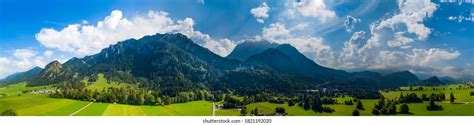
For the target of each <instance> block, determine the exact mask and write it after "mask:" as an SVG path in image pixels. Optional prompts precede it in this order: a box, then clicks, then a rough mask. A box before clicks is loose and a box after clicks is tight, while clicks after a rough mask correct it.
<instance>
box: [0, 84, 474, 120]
mask: <svg viewBox="0 0 474 125" xmlns="http://www.w3.org/2000/svg"><path fill="white" fill-rule="evenodd" d="M101 77H102V76H101ZM102 83H105V84H107V83H106V82H103V81H98V82H97V83H95V84H96V85H97V86H95V88H100V87H98V86H101V87H107V86H109V85H106V86H104V85H100V84H102ZM112 86H116V85H112ZM458 87H459V86H457V85H450V86H438V87H424V90H412V91H410V90H408V89H405V88H402V90H400V91H388V92H382V94H383V96H384V97H386V98H387V99H395V98H398V97H399V96H400V93H403V94H410V93H416V94H417V95H420V94H431V93H445V94H446V96H449V94H450V93H451V92H452V93H453V94H454V95H455V97H456V101H455V102H456V104H451V103H449V101H448V99H446V100H445V101H443V102H436V103H437V104H438V105H441V106H443V109H444V110H441V111H428V110H427V109H426V105H427V103H428V102H426V101H425V102H424V103H409V104H408V105H409V107H410V112H411V114H397V115H399V116H402V115H409V116H474V112H473V110H474V103H473V102H472V101H473V100H474V96H470V95H469V92H471V91H473V89H470V88H463V89H456V88H458ZM43 88H52V87H50V86H42V87H25V83H19V84H13V85H9V86H7V87H4V88H1V89H0V93H5V94H6V96H4V97H0V111H3V110H6V109H15V111H16V112H17V114H18V115H21V116H68V115H74V116H210V115H212V102H209V101H193V102H187V103H177V104H171V105H165V106H134V105H123V104H112V103H91V104H90V105H88V104H89V103H90V102H87V101H78V100H71V99H58V98H50V97H48V95H46V94H26V93H22V92H21V91H24V90H37V89H43ZM433 88H436V89H433ZM18 93H22V94H18ZM236 97H237V96H236ZM239 99H240V98H239ZM352 99H353V98H351V97H348V96H346V97H344V98H342V97H341V98H335V100H337V102H338V104H334V105H325V106H327V107H331V108H333V109H334V110H335V112H333V113H316V112H314V111H312V110H304V109H303V108H302V107H300V106H298V105H295V106H291V107H290V106H288V104H286V103H285V104H274V103H269V102H259V103H252V104H249V105H247V106H246V107H247V111H248V112H249V113H248V114H247V115H250V110H253V109H255V108H256V107H258V110H259V112H260V113H262V114H271V113H273V112H274V111H275V108H276V107H284V108H285V110H286V112H287V113H288V115H289V116H350V115H351V113H352V111H353V110H354V109H355V105H344V104H343V102H344V101H346V100H352ZM377 101H378V100H376V99H362V103H363V106H364V108H365V110H359V112H360V114H361V115H364V116H370V115H373V114H372V113H371V109H372V108H373V107H374V105H375V104H376V103H377ZM216 104H218V105H222V104H223V102H217V103H216ZM399 108H400V105H397V109H399ZM73 113H74V114H73ZM215 115H217V116H239V115H240V110H238V109H218V110H216V111H215Z"/></svg>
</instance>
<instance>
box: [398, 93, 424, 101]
mask: <svg viewBox="0 0 474 125" xmlns="http://www.w3.org/2000/svg"><path fill="white" fill-rule="evenodd" d="M398 102H399V103H423V100H422V99H421V98H418V96H417V95H416V94H415V93H411V94H407V95H403V93H400V98H398Z"/></svg>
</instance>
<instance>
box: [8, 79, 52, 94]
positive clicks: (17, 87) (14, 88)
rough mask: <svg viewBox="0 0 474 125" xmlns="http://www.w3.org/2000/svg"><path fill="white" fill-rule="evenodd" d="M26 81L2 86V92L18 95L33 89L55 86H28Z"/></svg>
mask: <svg viewBox="0 0 474 125" xmlns="http://www.w3.org/2000/svg"><path fill="white" fill-rule="evenodd" d="M26 84H27V83H26V82H22V83H17V84H11V85H8V86H5V87H1V88H0V94H6V95H7V96H11V95H17V94H19V93H22V92H23V91H32V90H39V89H51V88H53V86H36V87H26Z"/></svg>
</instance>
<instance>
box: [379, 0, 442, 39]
mask: <svg viewBox="0 0 474 125" xmlns="http://www.w3.org/2000/svg"><path fill="white" fill-rule="evenodd" d="M398 7H399V8H400V12H399V14H397V15H395V16H393V17H391V18H389V19H387V20H383V21H382V22H380V24H379V25H378V26H377V27H375V28H376V29H377V30H383V29H385V28H390V29H392V30H400V29H399V28H398V27H397V25H404V26H406V27H407V32H408V33H414V34H415V35H417V36H418V40H425V39H426V38H428V35H429V34H430V33H431V29H430V28H428V27H426V26H425V25H424V24H423V21H424V20H425V19H426V18H429V17H431V16H433V12H434V11H435V10H436V9H437V5H436V4H434V3H432V2H431V1H430V0H398Z"/></svg>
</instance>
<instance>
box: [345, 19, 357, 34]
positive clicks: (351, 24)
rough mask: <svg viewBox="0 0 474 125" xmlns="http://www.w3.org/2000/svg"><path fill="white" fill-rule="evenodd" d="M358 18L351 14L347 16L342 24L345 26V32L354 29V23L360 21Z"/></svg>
mask: <svg viewBox="0 0 474 125" xmlns="http://www.w3.org/2000/svg"><path fill="white" fill-rule="evenodd" d="M360 21H361V20H360V19H358V18H355V17H352V16H347V17H346V20H345V21H344V26H345V27H346V31H347V32H352V29H354V27H355V25H356V24H357V23H360Z"/></svg>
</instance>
